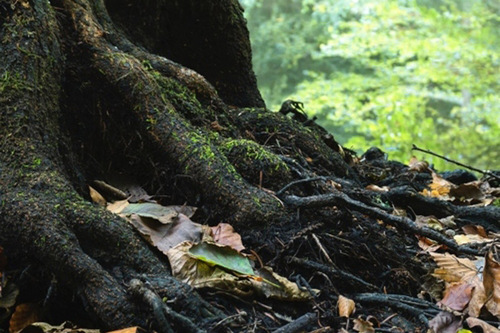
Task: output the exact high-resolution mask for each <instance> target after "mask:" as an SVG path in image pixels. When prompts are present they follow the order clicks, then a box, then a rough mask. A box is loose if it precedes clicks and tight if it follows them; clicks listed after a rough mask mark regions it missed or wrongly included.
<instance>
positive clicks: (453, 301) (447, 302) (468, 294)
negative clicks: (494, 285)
mask: <svg viewBox="0 0 500 333" xmlns="http://www.w3.org/2000/svg"><path fill="white" fill-rule="evenodd" d="M473 289H474V286H473V285H472V284H470V283H464V282H458V283H454V284H452V285H451V286H449V287H448V288H446V291H445V293H444V297H443V299H442V300H441V301H440V302H439V303H438V305H444V306H446V307H447V308H449V309H451V310H455V311H462V310H463V309H465V307H466V306H467V304H468V303H469V301H470V300H471V298H472V290H473Z"/></svg>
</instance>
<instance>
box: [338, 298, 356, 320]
mask: <svg viewBox="0 0 500 333" xmlns="http://www.w3.org/2000/svg"><path fill="white" fill-rule="evenodd" d="M337 308H338V310H339V316H341V317H347V318H348V317H350V316H351V314H352V313H353V312H354V310H355V304H354V301H353V300H352V299H350V298H347V297H344V296H342V295H339V300H338V301H337Z"/></svg>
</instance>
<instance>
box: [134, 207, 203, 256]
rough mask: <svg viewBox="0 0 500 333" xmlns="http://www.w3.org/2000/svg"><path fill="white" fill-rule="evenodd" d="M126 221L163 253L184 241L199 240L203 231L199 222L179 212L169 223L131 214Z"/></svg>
mask: <svg viewBox="0 0 500 333" xmlns="http://www.w3.org/2000/svg"><path fill="white" fill-rule="evenodd" d="M128 221H129V222H130V223H131V224H132V225H133V226H134V227H135V228H136V229H137V231H139V232H140V233H141V234H142V235H144V236H145V238H146V240H147V241H148V242H150V243H151V244H152V245H154V246H156V247H157V248H158V250H160V251H161V252H163V253H164V254H167V252H168V250H170V249H171V248H172V247H174V246H176V245H177V244H180V243H182V242H184V241H190V242H199V241H200V240H201V239H202V237H203V232H204V229H203V226H202V225H201V224H198V223H195V222H193V221H191V220H190V219H189V218H188V217H187V216H186V215H184V214H179V215H178V216H177V218H175V219H174V220H173V222H172V223H169V224H162V223H159V222H158V221H157V220H155V219H152V218H147V217H140V216H138V215H133V216H131V217H130V218H129V219H128Z"/></svg>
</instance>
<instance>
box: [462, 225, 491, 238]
mask: <svg viewBox="0 0 500 333" xmlns="http://www.w3.org/2000/svg"><path fill="white" fill-rule="evenodd" d="M462 231H463V232H464V233H465V234H466V235H479V236H481V237H484V238H487V237H488V234H487V233H486V230H484V227H483V226H480V225H470V224H469V225H464V226H463V227H462Z"/></svg>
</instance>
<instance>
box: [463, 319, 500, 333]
mask: <svg viewBox="0 0 500 333" xmlns="http://www.w3.org/2000/svg"><path fill="white" fill-rule="evenodd" d="M465 321H466V322H467V325H469V327H471V328H472V327H476V326H479V327H481V329H482V330H483V333H500V330H499V329H498V328H496V327H494V326H491V325H490V324H488V323H485V322H484V321H482V320H481V319H478V318H472V317H469V318H467V319H466V320H465Z"/></svg>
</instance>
